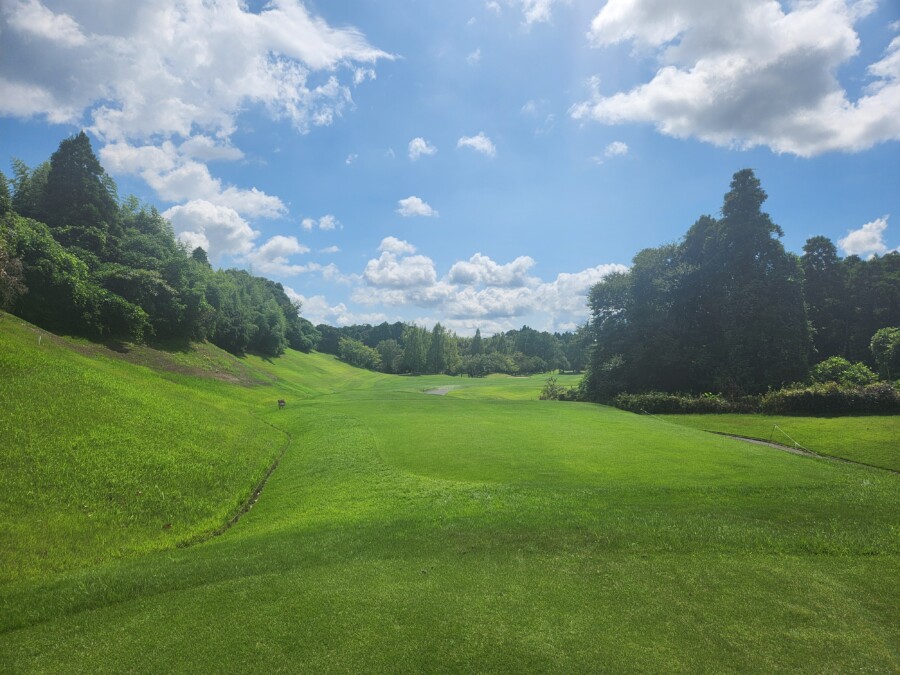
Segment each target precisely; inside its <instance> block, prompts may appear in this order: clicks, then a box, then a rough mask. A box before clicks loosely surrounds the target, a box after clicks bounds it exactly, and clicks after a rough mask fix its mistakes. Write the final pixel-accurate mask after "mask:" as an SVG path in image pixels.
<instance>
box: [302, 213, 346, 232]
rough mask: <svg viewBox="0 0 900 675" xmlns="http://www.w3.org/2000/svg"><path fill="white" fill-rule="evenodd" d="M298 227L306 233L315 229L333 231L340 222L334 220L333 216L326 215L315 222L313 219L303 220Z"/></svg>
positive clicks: (339, 225)
mask: <svg viewBox="0 0 900 675" xmlns="http://www.w3.org/2000/svg"><path fill="white" fill-rule="evenodd" d="M300 227H302V228H303V229H304V230H306V231H311V230H314V229H316V228H319V229H320V230H326V231H327V230H334V229H337V228H339V227H342V226H341V221H339V220H338V219H337V218H335V217H334V216H333V215H331V214H330V213H329V214H326V215H324V216H322V217H321V218H319V219H318V220H316V219H315V218H304V219H303V220H301V221H300Z"/></svg>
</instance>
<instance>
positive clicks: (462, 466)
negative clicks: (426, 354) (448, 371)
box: [0, 326, 900, 673]
mask: <svg viewBox="0 0 900 675" xmlns="http://www.w3.org/2000/svg"><path fill="white" fill-rule="evenodd" d="M2 328H3V329H4V330H5V328H6V327H5V326H2ZM12 349H13V351H16V350H17V349H19V347H18V346H16V345H15V344H14V345H13V346H12ZM62 358H63V357H62V356H60V359H62ZM4 363H5V362H4ZM242 364H243V365H244V366H245V367H246V368H249V369H254V370H258V371H259V372H260V373H264V374H267V375H268V376H269V377H271V378H272V381H273V384H272V385H271V386H254V387H249V388H248V387H243V388H241V387H234V386H233V385H225V384H222V383H221V382H217V381H211V380H208V379H203V380H201V379H196V378H190V377H187V376H183V375H172V374H169V375H167V376H166V377H165V378H163V377H160V378H159V379H158V380H153V379H152V377H155V376H153V375H152V374H149V373H145V376H146V378H147V379H146V382H147V387H155V388H158V389H160V390H161V391H166V389H165V386H173V387H175V386H177V387H179V388H180V389H178V390H179V391H181V392H183V393H184V396H185V397H186V398H189V397H190V396H193V395H194V394H193V393H190V392H192V391H196V395H197V396H201V397H204V396H205V397H207V398H209V397H215V396H219V395H220V394H219V389H218V388H219V387H229V386H231V387H232V389H233V390H234V391H235V397H236V398H235V401H236V402H234V408H233V409H232V410H231V412H230V414H228V415H224V416H222V417H221V418H220V419H219V423H220V424H221V425H222V426H224V427H226V428H230V427H232V426H240V425H242V424H243V422H244V420H243V419H242V418H240V417H237V416H236V415H237V414H238V412H240V409H241V407H242V406H243V408H244V409H247V410H252V411H253V412H254V415H256V416H257V417H254V418H252V419H257V418H258V420H259V421H260V422H261V423H263V424H265V423H268V424H272V425H274V426H276V427H278V429H279V430H281V432H283V433H284V434H288V435H290V437H291V438H292V442H291V444H290V446H289V447H288V449H287V452H286V453H285V455H284V458H283V460H282V462H281V464H280V465H279V467H278V469H277V470H276V472H275V473H274V474H273V475H272V477H271V478H270V480H269V483H268V484H267V487H266V489H265V491H264V493H263V495H262V498H261V499H260V500H259V502H258V503H257V504H256V506H255V507H254V508H253V509H252V510H251V511H250V512H249V513H247V514H246V515H245V516H244V517H243V518H242V519H241V520H240V521H239V522H238V523H237V525H235V526H234V527H233V528H232V529H230V530H229V531H228V532H227V533H226V534H224V535H223V536H220V537H215V538H213V539H211V540H208V541H206V542H205V543H202V544H199V545H196V546H192V547H190V548H170V549H168V550H164V551H156V552H152V551H151V552H148V553H146V554H143V555H130V556H125V557H120V558H107V559H106V560H105V561H104V562H102V563H99V564H93V563H91V562H90V561H82V562H81V563H80V564H79V565H78V566H68V568H67V569H65V570H64V571H61V572H56V573H50V572H49V571H48V572H45V573H42V574H41V575H39V576H29V577H18V578H15V579H8V580H6V581H4V582H0V663H3V664H5V667H6V668H9V669H11V670H13V671H19V672H59V671H65V672H92V673H94V672H113V671H114V672H122V671H135V672H159V671H176V672H179V671H181V672H183V671H198V670H199V671H216V672H235V671H241V672H243V671H248V670H263V671H266V672H279V671H289V672H296V671H308V672H348V671H379V672H412V671H423V670H427V671H454V672H458V671H479V672H490V671H493V672H497V671H502V672H537V671H557V672H583V671H598V670H600V671H604V670H605V671H614V672H620V671H635V670H639V671H656V672H659V671H664V672H670V671H691V672H694V671H735V670H740V671H756V672H769V671H774V670H793V671H807V672H822V671H825V672H849V671H858V670H865V671H868V672H879V671H880V672H896V670H897V669H898V667H900V654H898V645H900V629H898V626H900V615H898V607H900V590H898V588H897V586H896V584H895V583H894V579H896V577H897V574H898V572H900V565H898V559H900V558H898V553H900V551H898V548H900V543H898V539H897V536H896V535H897V531H898V520H900V517H898V513H900V492H898V478H897V476H895V475H893V474H890V473H887V472H884V471H879V470H876V469H869V468H866V467H856V466H852V465H847V464H837V463H831V462H826V461H820V460H815V459H808V458H804V457H797V456H794V455H789V454H786V453H782V452H779V451H777V450H773V449H769V448H765V447H756V446H750V445H748V444H744V443H740V442H737V441H731V440H728V439H725V438H721V437H716V436H711V435H709V434H704V433H702V432H700V431H696V430H693V429H689V428H685V427H680V426H677V425H673V424H669V423H665V422H662V421H659V420H653V419H649V418H644V417H639V416H636V415H631V414H628V413H623V412H621V411H617V410H612V409H608V408H602V407H598V406H590V405H582V404H572V403H557V402H538V401H525V400H515V398H518V397H521V398H525V396H524V393H525V389H526V387H525V384H524V383H525V382H527V380H521V383H520V382H508V381H507V380H508V379H510V378H505V379H504V378H487V380H485V381H483V382H479V383H477V384H473V385H472V387H468V386H467V387H466V388H464V389H461V390H454V392H451V394H449V395H448V396H446V397H433V396H425V395H423V394H422V393H421V391H422V390H423V389H427V388H432V387H435V386H441V385H442V384H444V385H446V384H468V382H467V378H456V379H453V378H439V377H435V378H408V377H407V378H399V377H389V376H379V375H376V374H372V373H367V372H365V371H359V370H354V369H350V368H348V367H347V366H345V365H344V364H341V363H339V362H337V361H335V360H334V359H332V358H330V357H326V356H322V355H300V354H294V353H291V354H289V356H288V357H287V358H285V359H279V360H276V361H274V362H267V361H265V360H263V359H257V358H255V357H248V358H247V359H245V360H243V361H242ZM120 367H121V364H120ZM83 368H84V369H85V370H86V371H87V370H92V369H93V366H92V365H90V364H84V365H83ZM110 377H112V375H110ZM116 377H118V375H117V376H116ZM151 383H152V384H151ZM542 384H543V380H542V379H540V378H537V379H534V382H533V384H532V387H533V398H536V397H537V393H538V392H539V390H540V386H541V385H542ZM163 385H164V386H163ZM492 387H496V390H497V394H498V396H497V397H496V398H492V397H491V396H490V390H491V388H492ZM462 392H466V395H464V396H461V395H459V394H460V393H462ZM476 393H477V396H473V395H474V394H476ZM275 398H286V399H287V401H288V407H287V408H286V409H285V410H283V411H278V410H277V409H276V408H275V407H274V399H275ZM0 404H2V405H3V406H6V405H7V400H6V398H5V397H4V398H0ZM4 412H5V408H4ZM70 424H72V425H74V426H78V425H79V424H80V425H81V426H83V427H90V426H91V424H90V423H87V424H85V422H84V421H83V420H81V421H79V420H77V419H71V420H70ZM13 426H15V425H13ZM230 447H231V446H228V445H224V446H222V450H223V451H226V450H227V449H228V448H230ZM57 461H60V462H62V461H63V460H62V459H60V460H57ZM11 487H13V489H15V486H11ZM54 489H56V490H65V489H66V487H65V485H60V486H59V487H57V488H54ZM4 508H5V507H4ZM48 555H49V556H51V557H53V556H55V555H57V551H56V549H55V547H54V546H49V547H48ZM12 562H15V560H13V561H12Z"/></svg>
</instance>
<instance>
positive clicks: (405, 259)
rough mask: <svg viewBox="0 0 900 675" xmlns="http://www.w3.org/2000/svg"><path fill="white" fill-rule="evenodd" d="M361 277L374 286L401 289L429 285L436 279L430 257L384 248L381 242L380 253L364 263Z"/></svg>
mask: <svg viewBox="0 0 900 675" xmlns="http://www.w3.org/2000/svg"><path fill="white" fill-rule="evenodd" d="M400 243H403V244H405V243H406V242H400ZM363 278H364V279H365V280H366V282H367V283H368V284H369V285H371V286H374V287H383V288H384V287H386V288H391V289H403V288H415V287H427V286H431V285H433V284H434V283H435V282H436V281H437V273H436V272H435V269H434V262H433V261H432V260H431V258H428V257H426V256H423V255H403V254H398V253H395V252H394V251H392V250H390V249H388V248H385V244H384V242H383V243H382V251H381V255H380V256H379V257H378V258H377V259H374V260H370V261H369V262H368V263H367V264H366V268H365V270H364V271H363Z"/></svg>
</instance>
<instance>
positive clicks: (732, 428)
mask: <svg viewBox="0 0 900 675" xmlns="http://www.w3.org/2000/svg"><path fill="white" fill-rule="evenodd" d="M662 418H663V419H666V420H669V421H671V422H674V423H677V424H680V425H684V426H689V427H692V428H694V429H703V430H706V431H716V432H720V433H727V434H735V435H738V436H747V437H749V438H758V439H760V440H764V441H767V440H772V441H774V442H776V443H781V444H782V445H789V446H793V444H794V441H796V442H797V443H799V444H800V445H801V446H802V447H804V448H807V449H809V450H812V451H813V452H817V453H819V454H820V455H830V456H832V457H840V458H842V459H849V460H852V461H854V462H861V463H863V464H869V465H871V466H878V467H884V468H886V469H893V470H894V471H900V415H888V416H875V415H872V416H862V417H784V416H776V415H663V416H662ZM776 427H777V428H776Z"/></svg>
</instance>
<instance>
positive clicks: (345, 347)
mask: <svg viewBox="0 0 900 675" xmlns="http://www.w3.org/2000/svg"><path fill="white" fill-rule="evenodd" d="M338 351H339V356H340V358H341V360H342V361H345V362H347V363H349V364H350V365H351V366H356V367H357V368H366V369H368V370H379V369H380V368H381V354H380V353H379V352H378V350H377V349H372V348H371V347H366V346H365V345H364V344H363V343H362V342H360V341H359V340H353V339H352V338H345V337H342V338H341V341H340V345H339V347H338Z"/></svg>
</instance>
